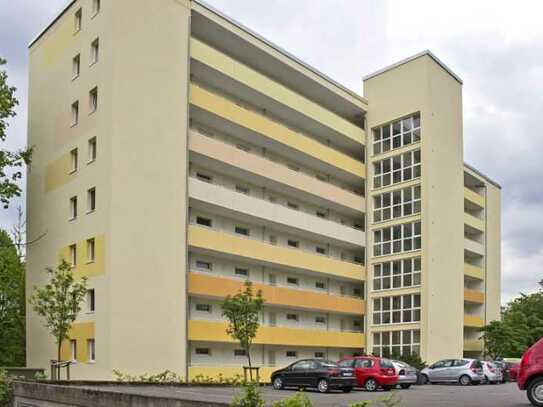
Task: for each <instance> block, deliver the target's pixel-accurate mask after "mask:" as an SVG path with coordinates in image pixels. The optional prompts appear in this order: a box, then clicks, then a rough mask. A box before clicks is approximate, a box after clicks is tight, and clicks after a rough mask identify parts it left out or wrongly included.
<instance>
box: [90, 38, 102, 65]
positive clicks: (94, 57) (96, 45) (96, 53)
mask: <svg viewBox="0 0 543 407" xmlns="http://www.w3.org/2000/svg"><path fill="white" fill-rule="evenodd" d="M99 58H100V40H99V39H98V38H96V39H95V40H94V41H93V42H92V43H91V63H90V64H91V65H94V64H95V63H97V62H98V59H99Z"/></svg>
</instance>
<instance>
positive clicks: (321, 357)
mask: <svg viewBox="0 0 543 407" xmlns="http://www.w3.org/2000/svg"><path fill="white" fill-rule="evenodd" d="M315 359H324V352H315Z"/></svg>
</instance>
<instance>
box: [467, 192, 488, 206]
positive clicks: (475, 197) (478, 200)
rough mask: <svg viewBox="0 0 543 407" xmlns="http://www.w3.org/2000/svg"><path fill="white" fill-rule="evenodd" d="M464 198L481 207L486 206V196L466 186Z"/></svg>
mask: <svg viewBox="0 0 543 407" xmlns="http://www.w3.org/2000/svg"><path fill="white" fill-rule="evenodd" d="M464 198H465V199H467V200H468V201H470V202H472V203H474V204H475V205H477V206H480V207H481V208H484V207H485V197H484V196H482V195H479V194H478V193H477V192H475V191H472V190H471V189H469V188H466V187H464Z"/></svg>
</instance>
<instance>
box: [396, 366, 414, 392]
mask: <svg viewBox="0 0 543 407" xmlns="http://www.w3.org/2000/svg"><path fill="white" fill-rule="evenodd" d="M392 364H393V365H394V369H395V370H396V374H397V375H398V384H399V385H400V387H401V388H402V389H408V388H409V387H411V385H412V384H417V369H415V368H414V367H413V366H410V365H408V364H407V363H405V362H402V361H400V360H392Z"/></svg>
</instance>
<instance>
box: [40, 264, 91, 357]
mask: <svg viewBox="0 0 543 407" xmlns="http://www.w3.org/2000/svg"><path fill="white" fill-rule="evenodd" d="M47 273H48V274H49V275H50V280H49V282H48V283H47V284H46V285H45V286H44V287H39V288H38V287H34V292H33V293H32V296H31V298H30V304H31V305H32V307H33V309H34V311H35V312H36V313H37V314H38V315H39V316H41V317H43V318H44V319H45V323H44V325H45V327H46V328H47V329H48V330H49V332H50V333H51V335H52V336H53V337H54V338H55V341H56V344H57V357H58V358H57V360H59V361H60V350H61V347H62V342H63V341H64V340H66V339H69V336H68V333H69V331H70V328H71V327H72V324H73V322H74V321H75V319H76V318H77V314H78V313H79V311H80V310H81V301H82V300H83V298H84V296H85V294H86V292H87V278H86V277H83V278H82V279H81V280H80V281H76V279H75V277H74V275H73V273H72V267H71V266H70V265H69V264H68V263H67V262H66V261H65V260H62V261H61V263H60V265H59V266H58V267H57V268H55V269H53V268H47Z"/></svg>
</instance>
